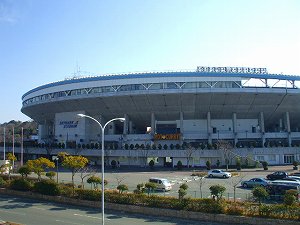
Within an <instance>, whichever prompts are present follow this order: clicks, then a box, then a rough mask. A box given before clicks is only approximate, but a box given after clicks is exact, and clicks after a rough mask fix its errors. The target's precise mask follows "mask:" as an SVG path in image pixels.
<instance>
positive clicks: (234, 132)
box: [232, 113, 238, 146]
mask: <svg viewBox="0 0 300 225" xmlns="http://www.w3.org/2000/svg"><path fill="white" fill-rule="evenodd" d="M236 124H237V122H236V113H233V114H232V129H233V134H234V146H236V144H237V143H238V138H237V128H236Z"/></svg>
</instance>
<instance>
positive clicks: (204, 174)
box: [191, 172, 207, 177]
mask: <svg viewBox="0 0 300 225" xmlns="http://www.w3.org/2000/svg"><path fill="white" fill-rule="evenodd" d="M206 175H207V172H194V173H192V175H191V176H195V177H205V176H206Z"/></svg>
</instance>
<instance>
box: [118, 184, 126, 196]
mask: <svg viewBox="0 0 300 225" xmlns="http://www.w3.org/2000/svg"><path fill="white" fill-rule="evenodd" d="M117 189H118V191H119V193H121V194H122V193H123V192H124V191H128V186H127V185H126V184H120V185H119V186H118V187H117Z"/></svg>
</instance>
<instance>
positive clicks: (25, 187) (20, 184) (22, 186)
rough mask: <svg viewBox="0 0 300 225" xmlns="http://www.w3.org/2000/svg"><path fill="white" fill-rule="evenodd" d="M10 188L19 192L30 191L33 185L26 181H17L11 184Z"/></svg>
mask: <svg viewBox="0 0 300 225" xmlns="http://www.w3.org/2000/svg"><path fill="white" fill-rule="evenodd" d="M10 188H11V189H13V190H18V191H30V190H31V189H32V183H31V182H30V181H28V180H25V179H15V180H12V181H11V182H10Z"/></svg>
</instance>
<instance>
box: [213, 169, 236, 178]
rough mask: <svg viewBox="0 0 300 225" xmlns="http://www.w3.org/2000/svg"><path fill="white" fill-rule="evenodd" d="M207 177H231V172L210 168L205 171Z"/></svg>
mask: <svg viewBox="0 0 300 225" xmlns="http://www.w3.org/2000/svg"><path fill="white" fill-rule="evenodd" d="M207 176H208V177H219V178H229V177H231V173H229V172H225V171H223V170H210V171H208V173H207Z"/></svg>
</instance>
